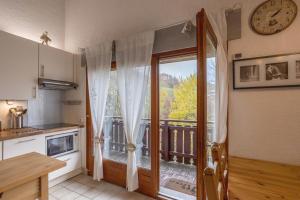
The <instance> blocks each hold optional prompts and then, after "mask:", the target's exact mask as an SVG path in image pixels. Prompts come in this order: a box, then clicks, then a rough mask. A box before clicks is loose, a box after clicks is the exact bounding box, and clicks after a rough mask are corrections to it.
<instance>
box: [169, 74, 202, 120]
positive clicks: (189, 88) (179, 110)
mask: <svg viewBox="0 0 300 200" xmlns="http://www.w3.org/2000/svg"><path fill="white" fill-rule="evenodd" d="M196 111H197V77H196V75H195V74H193V75H190V76H189V77H187V78H186V79H184V80H182V81H181V83H180V84H178V85H177V86H176V87H175V88H174V100H173V101H172V103H171V112H170V114H169V118H170V119H181V120H196Z"/></svg>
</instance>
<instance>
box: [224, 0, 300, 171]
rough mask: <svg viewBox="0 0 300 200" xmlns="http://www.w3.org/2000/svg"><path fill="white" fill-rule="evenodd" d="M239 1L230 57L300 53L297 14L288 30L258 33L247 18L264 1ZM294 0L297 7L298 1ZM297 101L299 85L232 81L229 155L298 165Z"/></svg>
mask: <svg viewBox="0 0 300 200" xmlns="http://www.w3.org/2000/svg"><path fill="white" fill-rule="evenodd" d="M242 2H243V4H242V38H241V39H239V40H235V41H231V42H229V58H232V55H233V54H235V53H242V54H243V57H244V58H248V57H256V56H266V55H274V54H281V53H293V52H300V40H299V30H300V16H299V14H298V16H297V18H296V20H295V22H294V23H293V24H292V25H291V26H290V27H289V28H288V29H287V30H285V31H283V32H281V33H279V34H276V35H273V36H261V35H257V34H255V33H254V32H253V31H252V30H251V29H250V27H249V25H248V24H249V23H248V20H249V15H250V13H251V12H252V11H253V9H254V8H255V6H257V5H258V4H259V3H261V2H263V0H251V1H250V0H248V1H242ZM296 2H297V4H298V7H299V8H300V1H299V0H296ZM230 67H232V66H231V65H230ZM230 69H232V68H230ZM231 76H232V74H231ZM299 100H300V89H299V88H280V89H253V90H247V91H241V90H232V80H231V85H230V109H229V113H230V115H229V137H230V139H229V142H230V154H231V155H234V156H241V157H247V158H254V159H261V160H269V161H275V162H280V163H289V164H297V165H300V153H299V152H300V145H299V144H300V102H299Z"/></svg>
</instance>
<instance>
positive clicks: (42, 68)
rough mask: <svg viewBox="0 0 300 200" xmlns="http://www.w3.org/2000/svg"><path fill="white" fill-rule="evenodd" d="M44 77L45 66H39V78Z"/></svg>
mask: <svg viewBox="0 0 300 200" xmlns="http://www.w3.org/2000/svg"><path fill="white" fill-rule="evenodd" d="M44 76H45V66H44V65H41V72H40V77H44Z"/></svg>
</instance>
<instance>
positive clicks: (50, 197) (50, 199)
mask: <svg viewBox="0 0 300 200" xmlns="http://www.w3.org/2000/svg"><path fill="white" fill-rule="evenodd" d="M48 200H57V198H55V197H54V196H52V195H51V194H50V195H49V198H48Z"/></svg>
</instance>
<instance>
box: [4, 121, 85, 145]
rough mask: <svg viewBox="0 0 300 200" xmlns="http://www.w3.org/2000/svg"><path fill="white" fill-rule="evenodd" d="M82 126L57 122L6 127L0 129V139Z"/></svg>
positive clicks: (80, 126)
mask: <svg viewBox="0 0 300 200" xmlns="http://www.w3.org/2000/svg"><path fill="white" fill-rule="evenodd" d="M82 127H83V126H82V125H78V124H66V123H59V124H46V125H38V126H32V127H25V128H21V129H6V130H3V131H0V141H3V140H9V139H14V138H21V137H27V136H32V135H40V134H46V133H53V132H57V131H67V130H71V129H74V128H82Z"/></svg>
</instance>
